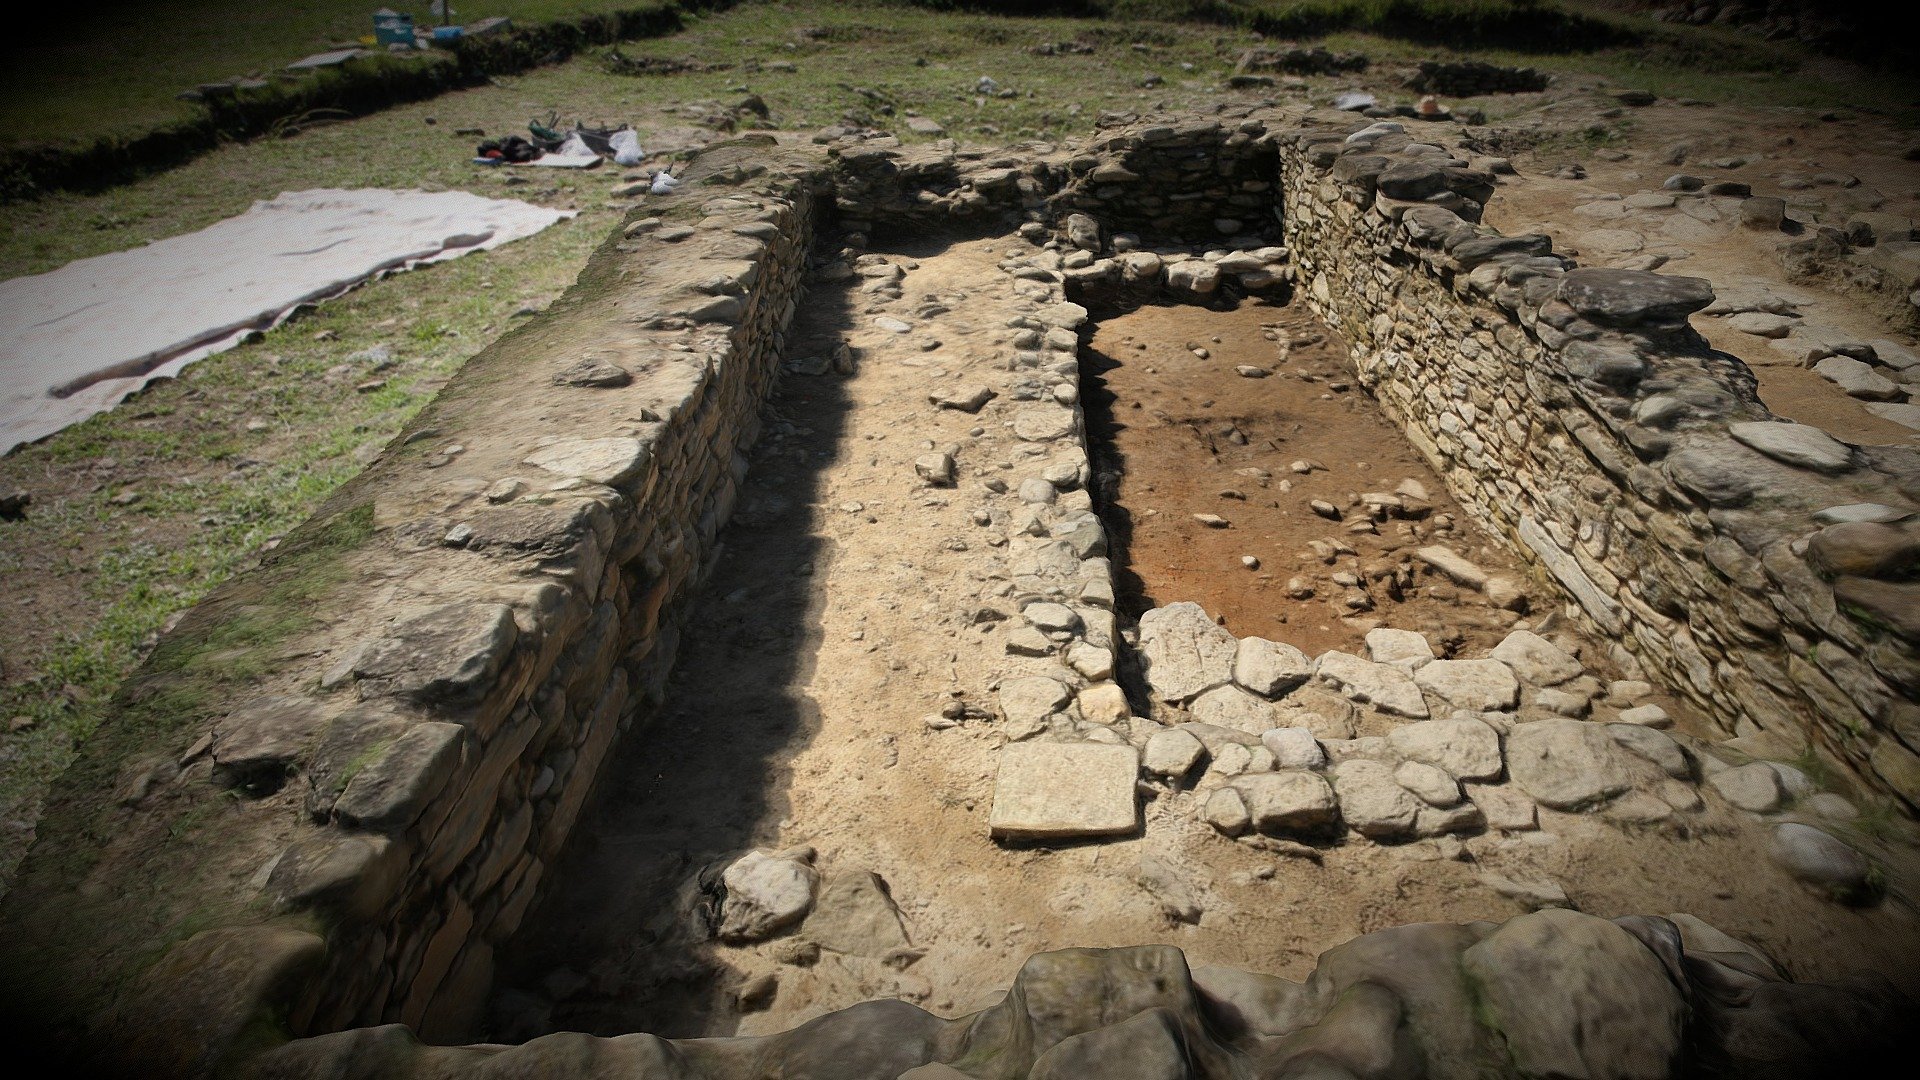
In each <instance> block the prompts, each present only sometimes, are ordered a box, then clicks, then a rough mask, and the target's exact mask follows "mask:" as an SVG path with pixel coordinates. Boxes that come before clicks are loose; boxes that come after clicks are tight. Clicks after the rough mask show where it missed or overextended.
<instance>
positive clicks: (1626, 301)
mask: <svg viewBox="0 0 1920 1080" xmlns="http://www.w3.org/2000/svg"><path fill="white" fill-rule="evenodd" d="M1557 295H1558V296H1559V298H1560V299H1561V300H1562V301H1565V303H1566V304H1567V306H1568V307H1570V308H1572V309H1573V310H1574V311H1575V312H1576V313H1578V314H1579V315H1581V316H1582V317H1584V318H1586V319H1588V320H1590V321H1592V322H1595V323H1599V324H1600V325H1602V326H1638V325H1642V324H1646V323H1673V322H1678V321H1681V320H1684V319H1685V318H1686V317H1687V316H1688V315H1690V314H1692V313H1693V312H1696V311H1699V310H1700V309H1701V308H1703V307H1706V306H1707V305H1708V304H1711V303H1713V286H1712V285H1711V284H1709V283H1708V281H1707V280H1706V279H1705V278H1696V277H1679V276H1676V275H1672V274H1653V273H1648V272H1646V271H1642V270H1613V269H1608V268H1605V267H1581V268H1579V269H1576V270H1569V271H1567V273H1566V275H1565V276H1563V277H1562V278H1561V279H1560V286H1559V290H1558V292H1557Z"/></svg>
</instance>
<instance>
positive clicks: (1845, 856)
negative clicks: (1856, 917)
mask: <svg viewBox="0 0 1920 1080" xmlns="http://www.w3.org/2000/svg"><path fill="white" fill-rule="evenodd" d="M1767 853H1768V854H1769V855H1771V856H1772V857H1773V861H1774V862H1775V863H1776V864H1778V865H1779V867H1780V868H1781V869H1782V870H1785V871H1786V872H1787V873H1789V874H1792V875H1793V876H1794V877H1796V878H1798V879H1800V880H1801V881H1804V882H1806V883H1807V884H1809V885H1814V886H1817V887H1819V888H1821V889H1824V890H1826V891H1828V892H1829V893H1831V894H1832V895H1833V896H1834V897H1835V898H1836V899H1848V900H1852V899H1865V898H1866V897H1867V895H1868V893H1869V892H1870V891H1871V890H1870V882H1871V876H1872V866H1871V865H1870V864H1869V863H1868V862H1867V859H1866V856H1864V855H1862V854H1860V853H1859V852H1858V851H1855V850H1854V849H1853V848H1851V847H1848V846H1847V845H1846V844H1845V843H1843V842H1841V841H1840V840H1839V839H1837V838H1835V837H1834V835H1833V834H1832V833H1829V832H1826V831H1825V830H1822V829H1816V828H1814V827H1813V826H1811V825H1802V824H1800V823H1799V822H1796V821H1789V822H1783V823H1782V824H1779V825H1775V826H1774V827H1773V836H1772V838H1771V842H1770V843H1769V844H1768V846H1767Z"/></svg>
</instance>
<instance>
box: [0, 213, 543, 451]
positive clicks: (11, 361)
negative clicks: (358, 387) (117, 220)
mask: <svg viewBox="0 0 1920 1080" xmlns="http://www.w3.org/2000/svg"><path fill="white" fill-rule="evenodd" d="M572 216H573V215H572V214H571V213H570V212H568V211H565V210H549V209H546V208H545V207H541V206H535V205H533V204H531V203H525V202H519V201H516V200H513V199H486V198H482V197H480V196H478V195H470V194H468V193H466V192H462V191H447V192H425V191H386V190H381V189H378V188H368V189H363V190H356V191H340V190H333V189H321V190H317V191H293V192H287V193H285V194H282V195H280V196H278V197H276V198H273V199H270V200H268V201H266V202H259V203H255V204H253V207H252V208H251V209H249V210H248V211H247V212H246V213H244V214H241V215H240V216H239V217H235V218H228V219H227V220H225V221H222V222H220V223H219V224H216V225H212V226H209V227H208V228H205V229H202V230H200V231H199V232H195V233H188V234H187V235H185V236H175V237H170V238H168V239H165V240H160V241H157V242H155V243H152V244H148V245H147V246H145V247H140V248H135V249H133V250H131V251H120V252H115V253H114V254H111V255H99V256H95V257H94V258H91V259H81V260H79V261H77V262H72V263H68V264H67V265H65V266H63V267H61V268H60V269H58V270H55V271H53V272H51V273H46V274H39V275H36V276H34V277H24V278H15V279H13V280H11V281H0V454H4V453H7V452H8V451H10V450H12V449H13V448H14V447H16V446H18V445H20V444H21V443H26V442H32V441H33V440H35V439H41V438H45V437H46V436H48V435H51V434H53V433H54V432H56V431H59V430H60V429H61V428H64V427H66V426H67V425H69V424H73V423H77V422H78V421H81V420H84V419H86V418H87V417H89V416H92V415H93V414H94V413H97V412H103V411H105V410H107V409H110V408H112V407H113V406H114V405H115V404H116V403H118V402H119V401H120V399H122V398H124V397H125V396H127V395H128V394H130V393H132V392H133V391H135V390H138V389H139V388H140V387H142V386H145V385H146V384H147V383H148V382H149V381H150V380H153V379H157V378H161V377H163V376H172V375H175V374H178V373H179V371H180V369H181V368H183V367H185V366H187V365H188V364H190V363H192V362H194V361H195V360H199V359H201V358H202V357H206V356H210V355H212V354H213V353H216V352H220V351H221V350H223V349H229V348H232V347H233V346H234V345H235V344H237V343H238V342H239V341H240V339H241V338H243V337H245V336H246V334H247V333H248V332H250V331H253V330H259V329H266V328H268V327H271V326H273V325H274V324H276V323H278V322H279V321H280V320H281V319H283V318H285V317H286V315H287V313H288V312H289V311H291V310H292V309H293V308H294V307H295V306H296V305H298V304H302V303H308V302H312V301H316V300H321V299H325V298H327V297H330V296H337V295H339V294H340V293H342V292H345V291H346V290H348V289H350V288H352V287H353V286H354V285H356V284H358V283H360V282H362V281H365V280H366V279H368V278H370V277H373V276H374V275H376V274H379V273H382V272H384V271H388V270H396V269H405V268H408V267H413V266H418V265H421V264H423V263H430V262H439V261H440V260H442V259H450V258H453V257H454V256H456V255H464V254H466V253H467V252H469V251H478V250H482V249H485V248H491V247H497V246H499V245H501V244H504V243H507V242H509V241H512V240H518V239H521V238H522V237H527V236H532V235H533V234H534V233H537V232H539V231H540V230H542V229H544V228H546V227H547V226H549V225H552V224H553V223H554V222H556V221H560V220H562V219H564V218H568V217H572Z"/></svg>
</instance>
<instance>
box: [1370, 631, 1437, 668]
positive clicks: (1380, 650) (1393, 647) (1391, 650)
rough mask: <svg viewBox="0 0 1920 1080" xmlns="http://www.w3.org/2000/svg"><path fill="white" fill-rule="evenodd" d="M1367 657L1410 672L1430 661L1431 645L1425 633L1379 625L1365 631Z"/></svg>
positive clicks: (1431, 657) (1431, 656)
mask: <svg viewBox="0 0 1920 1080" xmlns="http://www.w3.org/2000/svg"><path fill="white" fill-rule="evenodd" d="M1367 658H1368V659H1370V660H1372V661H1373V662H1374V663H1376V664H1390V665H1392V666H1394V667H1397V668H1399V669H1400V670H1401V671H1404V672H1407V673H1408V674H1412V673H1413V671H1414V669H1416V668H1418V667H1420V666H1421V665H1422V664H1426V663H1430V662H1432V660H1433V646H1432V645H1430V644H1428V642H1427V638H1426V635H1425V634H1418V633H1415V632H1414V631H1412V630H1394V629H1390V628H1388V627H1385V626H1380V627H1375V628H1374V629H1372V630H1369V631H1367Z"/></svg>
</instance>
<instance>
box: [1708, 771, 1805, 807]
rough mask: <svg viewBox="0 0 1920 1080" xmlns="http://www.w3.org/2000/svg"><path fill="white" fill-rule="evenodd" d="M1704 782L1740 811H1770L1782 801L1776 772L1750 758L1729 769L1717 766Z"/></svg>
mask: <svg viewBox="0 0 1920 1080" xmlns="http://www.w3.org/2000/svg"><path fill="white" fill-rule="evenodd" d="M1707 783H1708V784H1710V785H1712V787H1713V790H1715V791H1717V792H1719V793H1720V797H1721V798H1723V799H1725V800H1727V801H1728V802H1730V803H1732V804H1733V805H1735V806H1737V807H1739V808H1740V809H1742V810H1746V811H1749V812H1751V813H1755V814H1771V813H1773V812H1774V811H1775V810H1778V809H1780V804H1781V803H1782V802H1784V801H1785V800H1786V797H1787V792H1786V789H1785V788H1783V787H1782V786H1781V785H1780V774H1779V773H1778V772H1776V771H1775V770H1774V768H1773V766H1772V765H1771V764H1769V763H1768V762H1765V761H1750V762H1748V763H1747V764H1745V765H1741V766H1739V767H1737V768H1732V769H1721V770H1720V771H1719V772H1716V773H1714V774H1712V775H1711V776H1708V777H1707Z"/></svg>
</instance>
